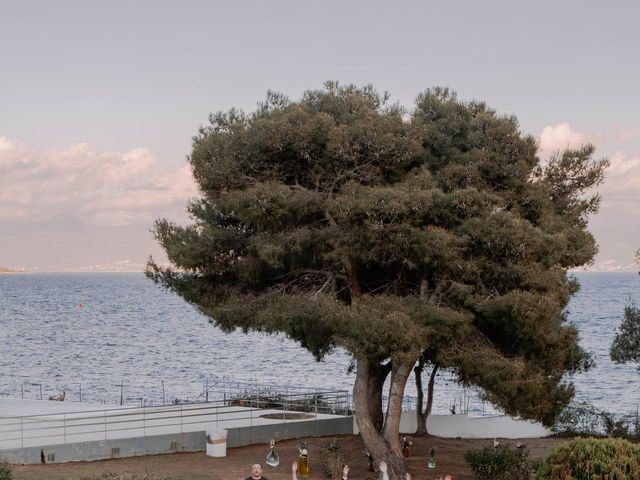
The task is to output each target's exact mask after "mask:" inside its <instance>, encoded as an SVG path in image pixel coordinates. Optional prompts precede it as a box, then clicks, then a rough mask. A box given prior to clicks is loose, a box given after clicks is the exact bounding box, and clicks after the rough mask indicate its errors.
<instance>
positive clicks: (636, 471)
mask: <svg viewBox="0 0 640 480" xmlns="http://www.w3.org/2000/svg"><path fill="white" fill-rule="evenodd" d="M574 479H577V480H582V479H585V480H638V479H640V446H639V445H634V444H633V443H631V442H629V441H627V440H622V439H619V438H577V439H575V440H573V441H571V442H567V443H563V444H561V445H559V446H558V447H556V448H555V449H554V450H553V451H552V452H551V453H550V454H549V456H548V457H547V458H546V460H545V461H544V462H543V463H542V466H541V467H540V468H539V469H538V472H537V474H536V480H574Z"/></svg>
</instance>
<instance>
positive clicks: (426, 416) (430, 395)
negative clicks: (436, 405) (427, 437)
mask: <svg viewBox="0 0 640 480" xmlns="http://www.w3.org/2000/svg"><path fill="white" fill-rule="evenodd" d="M438 368H439V367H438V365H437V364H434V365H433V370H431V376H430V377H429V384H428V385H427V408H425V410H424V433H425V434H427V433H429V426H428V425H427V422H428V421H429V415H431V407H433V386H434V385H435V383H436V373H438Z"/></svg>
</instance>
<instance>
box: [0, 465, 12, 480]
mask: <svg viewBox="0 0 640 480" xmlns="http://www.w3.org/2000/svg"><path fill="white" fill-rule="evenodd" d="M12 478H13V470H12V469H11V465H9V464H8V463H3V462H0V480H11V479H12Z"/></svg>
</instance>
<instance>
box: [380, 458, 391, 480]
mask: <svg viewBox="0 0 640 480" xmlns="http://www.w3.org/2000/svg"><path fill="white" fill-rule="evenodd" d="M378 470H380V473H381V474H382V480H389V474H387V462H385V461H384V460H380V465H379V466H378Z"/></svg>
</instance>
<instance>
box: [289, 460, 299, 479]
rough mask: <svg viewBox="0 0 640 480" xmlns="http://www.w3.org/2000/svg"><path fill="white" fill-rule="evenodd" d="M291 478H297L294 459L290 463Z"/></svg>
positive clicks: (296, 467)
mask: <svg viewBox="0 0 640 480" xmlns="http://www.w3.org/2000/svg"><path fill="white" fill-rule="evenodd" d="M291 480H298V462H296V461H295V460H294V461H293V463H292V464H291Z"/></svg>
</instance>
